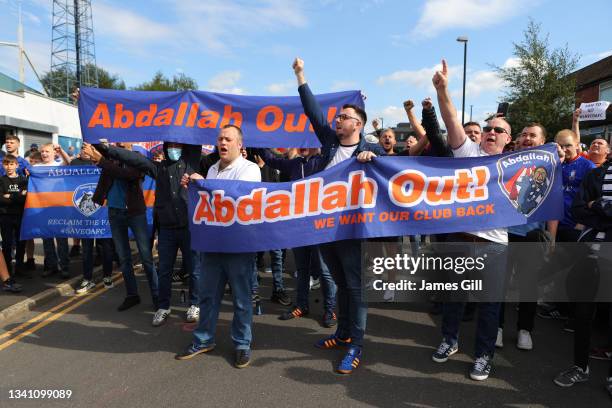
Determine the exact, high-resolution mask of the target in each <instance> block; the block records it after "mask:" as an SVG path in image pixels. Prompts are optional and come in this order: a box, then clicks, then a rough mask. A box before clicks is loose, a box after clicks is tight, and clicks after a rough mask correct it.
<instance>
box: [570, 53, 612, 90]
mask: <svg viewBox="0 0 612 408" xmlns="http://www.w3.org/2000/svg"><path fill="white" fill-rule="evenodd" d="M573 75H574V76H575V78H576V90H581V89H584V88H586V87H588V86H592V85H595V84H597V83H600V82H603V81H605V80H608V79H612V55H610V56H609V57H606V58H604V59H602V60H599V61H597V62H594V63H593V64H591V65H587V66H586V67H584V68H581V69H579V70H578V71H575V72H574V73H573Z"/></svg>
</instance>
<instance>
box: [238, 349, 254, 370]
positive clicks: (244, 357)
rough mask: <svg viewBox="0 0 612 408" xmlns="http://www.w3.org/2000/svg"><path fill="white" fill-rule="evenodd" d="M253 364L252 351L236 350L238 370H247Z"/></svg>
mask: <svg viewBox="0 0 612 408" xmlns="http://www.w3.org/2000/svg"><path fill="white" fill-rule="evenodd" d="M250 363H251V350H249V349H247V350H236V361H235V362H234V366H236V368H245V367H247V366H248V365H249V364H250Z"/></svg>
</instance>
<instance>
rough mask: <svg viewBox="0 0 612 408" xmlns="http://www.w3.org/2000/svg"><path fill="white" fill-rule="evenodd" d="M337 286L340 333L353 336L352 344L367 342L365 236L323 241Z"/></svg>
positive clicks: (326, 257) (344, 335)
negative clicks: (363, 279) (363, 271)
mask: <svg viewBox="0 0 612 408" xmlns="http://www.w3.org/2000/svg"><path fill="white" fill-rule="evenodd" d="M320 248H321V254H322V255H323V260H324V261H325V263H326V264H327V267H328V268H329V270H330V272H331V274H332V276H333V278H334V281H335V282H336V287H337V306H338V328H337V329H336V336H338V337H339V338H341V339H346V338H348V337H350V338H351V339H352V344H353V345H355V346H358V347H362V346H363V337H364V334H365V329H366V321H367V317H368V305H367V303H366V302H365V300H364V298H363V296H362V285H361V240H358V239H346V240H342V241H336V242H329V243H326V244H322V245H320Z"/></svg>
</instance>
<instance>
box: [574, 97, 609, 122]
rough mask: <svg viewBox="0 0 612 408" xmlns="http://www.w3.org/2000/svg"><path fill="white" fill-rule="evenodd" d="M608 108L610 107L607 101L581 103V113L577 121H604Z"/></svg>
mask: <svg viewBox="0 0 612 408" xmlns="http://www.w3.org/2000/svg"><path fill="white" fill-rule="evenodd" d="M608 106H610V102H608V101H598V102H591V103H581V104H580V110H581V112H580V116H579V117H578V120H579V121H581V122H582V121H585V120H605V119H606V110H608Z"/></svg>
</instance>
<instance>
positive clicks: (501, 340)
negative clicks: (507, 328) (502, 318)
mask: <svg viewBox="0 0 612 408" xmlns="http://www.w3.org/2000/svg"><path fill="white" fill-rule="evenodd" d="M495 347H497V348H502V347H504V329H502V328H501V327H498V328H497V339H496V340H495Z"/></svg>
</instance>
